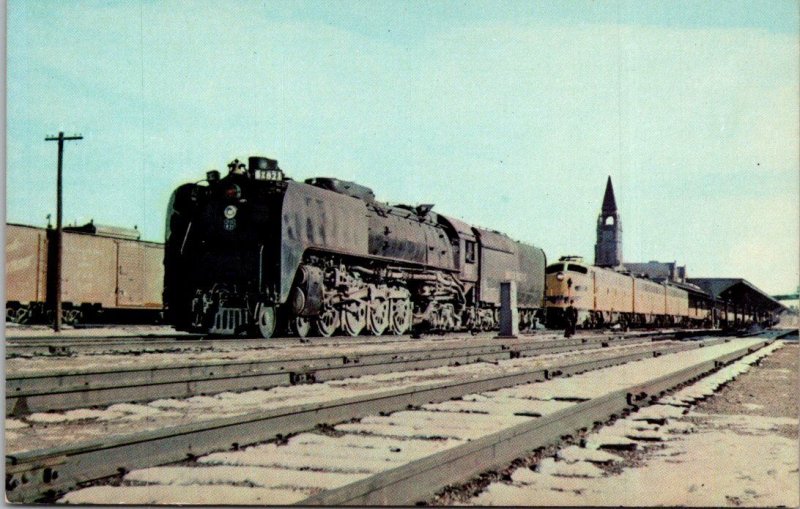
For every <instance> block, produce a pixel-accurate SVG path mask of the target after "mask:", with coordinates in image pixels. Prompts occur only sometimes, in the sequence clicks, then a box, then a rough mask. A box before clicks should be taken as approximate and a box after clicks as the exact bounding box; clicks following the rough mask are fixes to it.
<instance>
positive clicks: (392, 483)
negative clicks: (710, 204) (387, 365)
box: [298, 340, 771, 506]
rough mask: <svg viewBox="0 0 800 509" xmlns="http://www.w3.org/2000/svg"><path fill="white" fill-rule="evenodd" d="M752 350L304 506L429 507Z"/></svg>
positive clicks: (615, 394)
mask: <svg viewBox="0 0 800 509" xmlns="http://www.w3.org/2000/svg"><path fill="white" fill-rule="evenodd" d="M770 342H771V340H766V341H764V342H763V343H761V344H760V345H758V346H757V347H754V346H750V347H744V348H741V349H738V350H736V351H734V352H729V353H727V354H724V355H721V356H720V357H717V358H716V359H712V360H708V361H703V362H699V363H696V364H694V365H692V366H688V367H686V368H683V369H681V370H679V371H675V372H673V373H671V374H669V375H665V376H661V377H658V378H654V379H652V380H650V381H648V382H646V383H643V384H637V385H633V386H630V387H628V388H625V389H622V390H618V391H615V392H612V393H610V394H607V395H605V396H601V397H598V398H593V399H591V400H588V401H584V402H581V403H577V404H576V405H574V406H571V407H568V408H565V409H563V410H559V411H557V412H555V413H553V414H550V415H546V416H544V417H541V418H538V419H534V420H532V421H530V422H525V423H521V424H518V425H516V426H513V427H511V428H507V429H504V430H501V431H498V432H496V433H494V434H491V435H489V436H486V437H482V438H479V439H477V440H473V441H471V442H468V443H466V444H464V445H460V446H457V447H455V448H453V449H448V450H445V451H442V452H439V453H435V454H432V455H430V456H427V457H425V458H421V459H418V460H415V461H412V462H410V463H407V464H405V465H402V466H399V467H396V468H394V469H391V470H388V471H385V472H381V473H378V474H375V475H372V476H370V477H367V478H365V479H362V480H359V481H356V482H354V483H352V484H349V485H345V486H342V487H340V488H337V489H332V490H328V491H324V492H322V493H319V494H317V495H315V496H311V497H309V498H307V499H305V500H302V501H300V502H299V503H298V505H306V506H309V505H323V506H338V505H366V506H380V505H406V506H411V505H414V504H422V505H424V504H425V502H426V501H428V500H430V499H431V498H432V497H433V496H434V495H435V494H436V493H437V492H439V491H440V490H441V489H442V488H443V487H445V486H448V485H451V484H457V483H463V482H466V481H468V480H470V479H472V478H474V477H476V476H477V475H479V474H480V473H482V472H485V471H487V470H491V469H496V468H501V467H503V466H506V465H508V464H509V463H511V462H512V461H514V460H515V459H517V458H519V457H521V456H523V455H524V454H525V453H526V452H528V451H533V450H535V449H538V448H541V447H545V446H548V445H551V444H556V443H558V442H559V441H560V440H561V439H562V437H565V436H569V435H571V434H573V433H575V432H577V431H579V430H583V429H589V428H591V427H592V426H593V425H595V424H598V423H602V422H604V421H605V420H607V419H608V418H609V417H611V416H612V415H619V414H621V413H622V412H623V411H625V410H626V409H632V408H633V407H635V406H638V405H641V404H647V403H648V401H649V400H653V399H655V398H657V397H659V396H660V395H662V394H664V393H665V391H667V390H669V389H671V388H674V387H676V386H678V385H680V384H682V383H685V382H688V381H692V380H694V379H697V378H700V377H702V376H704V375H705V374H707V373H709V372H711V371H713V370H715V369H718V368H720V367H722V366H723V365H725V364H727V363H730V362H732V361H734V360H736V359H738V358H741V357H743V356H745V355H747V354H749V353H752V352H754V351H756V350H758V349H760V348H762V347H764V346H766V345H767V344H769V343H770Z"/></svg>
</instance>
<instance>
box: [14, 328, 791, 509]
mask: <svg viewBox="0 0 800 509" xmlns="http://www.w3.org/2000/svg"><path fill="white" fill-rule="evenodd" d="M64 332H65V333H66V334H65V335H64V337H62V339H61V340H59V342H58V343H57V344H58V348H53V347H52V345H53V344H54V342H53V341H52V338H51V337H50V336H49V335H48V332H47V331H46V330H45V329H41V328H39V329H37V328H32V327H14V328H8V329H7V338H6V342H5V348H6V421H5V422H6V429H5V440H6V472H7V476H6V496H7V498H8V500H9V501H11V502H55V503H72V504H76V503H77V504H116V503H127V504H168V503H187V504H211V505H214V504H243V505H263V504H279V505H284V504H295V503H300V504H306V505H309V504H310V505H317V504H319V505H328V506H329V505H341V504H358V505H385V504H402V505H413V504H417V503H425V504H433V505H463V504H466V505H723V506H724V505H731V506H735V505H756V506H764V505H767V506H772V505H787V506H795V505H797V504H798V502H799V501H798V488H797V486H798V482H800V479H798V470H797V468H798V464H797V458H798V445H797V437H798V435H797V433H798V421H797V416H798V401H797V395H796V393H794V392H793V391H792V387H794V384H795V381H796V379H797V373H798V365H797V354H798V351H797V348H798V347H797V342H796V341H793V340H792V339H791V336H792V334H793V335H794V338H795V339H796V337H797V336H796V334H797V333H796V330H790V329H788V330H766V331H763V332H761V333H757V334H751V335H748V336H742V337H740V336H737V335H734V334H733V333H724V334H723V333H722V332H721V331H719V330H693V331H679V330H672V329H663V330H658V331H655V330H653V331H634V332H620V331H582V332H580V333H579V334H578V335H576V336H573V337H571V338H564V337H563V334H562V333H560V331H537V332H536V333H529V334H523V335H520V336H518V337H516V338H499V337H497V336H496V333H480V334H476V335H471V334H449V335H424V336H423V337H421V338H413V337H411V336H396V337H384V338H380V339H378V338H374V337H368V336H361V337H331V338H308V339H306V340H304V341H303V342H300V341H298V340H297V338H286V339H281V338H275V339H272V340H270V341H264V340H252V339H244V338H242V339H204V338H201V337H198V336H194V335H189V334H175V333H171V334H170V333H168V331H166V330H165V329H164V328H160V327H147V326H135V327H134V326H131V327H124V328H123V327H112V328H99V329H90V330H82V331H81V330H67V331H64ZM711 465H713V467H712V466H711ZM667 487H668V489H667Z"/></svg>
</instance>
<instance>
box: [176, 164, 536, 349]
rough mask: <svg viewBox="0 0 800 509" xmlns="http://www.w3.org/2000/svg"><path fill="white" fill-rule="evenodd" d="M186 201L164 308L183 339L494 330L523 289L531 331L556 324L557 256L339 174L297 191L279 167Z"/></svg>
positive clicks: (261, 167)
mask: <svg viewBox="0 0 800 509" xmlns="http://www.w3.org/2000/svg"><path fill="white" fill-rule="evenodd" d="M228 170H229V172H228V174H227V175H226V176H224V177H221V176H220V173H219V172H217V171H210V172H208V173H207V174H206V179H205V180H203V181H200V182H198V183H195V184H184V185H181V186H179V187H178V188H177V189H175V191H174V192H173V193H172V196H171V198H170V201H169V205H168V210H167V225H166V240H165V246H164V248H165V252H164V269H165V272H164V294H163V296H164V312H165V318H166V319H167V321H168V322H169V323H171V324H172V325H173V326H174V327H176V328H177V329H179V330H190V331H201V332H205V333H211V334H224V335H235V334H240V333H245V332H250V333H257V334H259V335H260V336H261V337H264V338H269V337H271V336H272V335H273V334H275V333H276V330H278V329H288V330H289V331H291V332H292V333H294V334H296V335H298V336H301V337H304V336H306V335H309V334H311V333H317V334H320V335H322V336H330V335H332V334H334V333H338V332H342V333H345V334H349V335H357V334H360V333H362V332H366V333H369V334H372V335H376V336H378V335H381V334H384V333H391V334H403V333H406V332H408V331H409V330H410V329H412V328H414V329H415V330H435V331H451V330H466V329H469V330H487V329H492V328H495V327H496V326H497V323H498V311H499V305H500V295H499V287H500V282H501V281H515V282H516V283H517V285H516V286H517V305H518V308H519V316H520V325H521V327H523V328H526V327H532V326H534V325H535V323H536V322H537V321H543V316H542V314H541V313H542V310H541V305H542V302H543V297H544V285H545V277H544V270H545V266H546V258H545V254H544V251H542V249H540V248H537V247H535V246H532V245H528V244H524V243H521V242H516V241H513V240H511V239H510V238H509V237H508V236H506V235H504V234H502V233H499V232H496V231H489V230H485V229H481V228H477V227H474V226H470V225H468V224H466V223H464V222H462V221H459V220H458V219H455V218H452V217H448V216H445V215H443V214H439V213H437V212H434V211H433V210H432V209H433V205H418V206H408V205H394V206H392V205H388V204H384V203H380V202H378V201H376V199H375V195H374V193H373V192H372V190H371V189H369V188H367V187H364V186H362V185H359V184H356V183H354V182H347V181H344V180H339V179H336V178H329V177H319V178H311V179H308V180H306V181H305V182H296V181H294V180H292V179H290V178H287V177H286V176H284V174H283V171H282V170H281V169H280V168H279V166H278V163H277V161H275V160H272V159H268V158H265V157H250V158H249V159H248V164H247V165H245V164H243V163H241V162H239V161H238V160H234V161H233V162H232V163H231V164H229V165H228Z"/></svg>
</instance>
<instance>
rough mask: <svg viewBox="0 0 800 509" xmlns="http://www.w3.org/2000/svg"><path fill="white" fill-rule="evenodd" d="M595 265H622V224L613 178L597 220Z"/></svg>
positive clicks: (607, 188) (609, 183) (607, 184)
mask: <svg viewBox="0 0 800 509" xmlns="http://www.w3.org/2000/svg"><path fill="white" fill-rule="evenodd" d="M594 264H595V265H597V266H598V267H619V266H620V265H622V224H621V223H620V222H619V213H618V212H617V201H616V200H615V199H614V186H613V185H611V176H609V177H608V182H607V183H606V194H605V195H604V196H603V206H602V208H601V209H600V215H599V216H598V218H597V244H595V246H594Z"/></svg>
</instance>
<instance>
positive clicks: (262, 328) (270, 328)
mask: <svg viewBox="0 0 800 509" xmlns="http://www.w3.org/2000/svg"><path fill="white" fill-rule="evenodd" d="M276 321H277V316H276V314H275V308H274V307H272V306H261V307H260V308H259V309H258V314H257V316H256V326H257V327H258V333H259V334H260V335H261V337H262V338H264V339H269V338H271V337H272V335H273V334H275V323H276Z"/></svg>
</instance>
